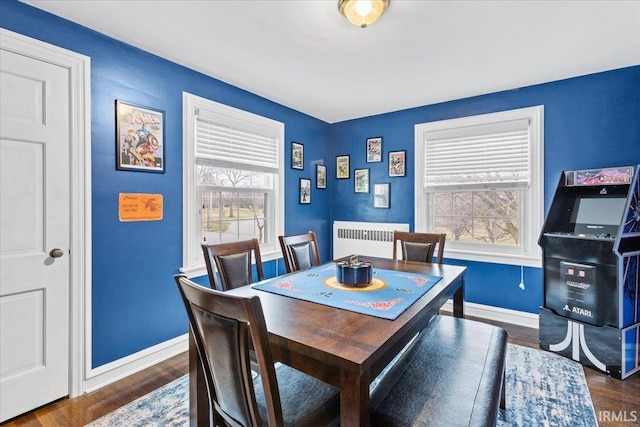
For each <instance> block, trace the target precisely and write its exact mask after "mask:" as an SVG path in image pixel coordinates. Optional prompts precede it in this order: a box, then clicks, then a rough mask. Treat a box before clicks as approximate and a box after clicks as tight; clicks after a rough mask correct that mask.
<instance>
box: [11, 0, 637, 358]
mask: <svg viewBox="0 0 640 427" xmlns="http://www.w3.org/2000/svg"><path fill="white" fill-rule="evenodd" d="M0 27H3V28H6V29H9V30H11V31H15V32H18V33H21V34H24V35H27V36H29V37H33V38H36V39H39V40H43V41H45V42H48V43H51V44H54V45H57V46H60V47H63V48H66V49H69V50H72V51H75V52H78V53H81V54H84V55H87V56H89V57H91V61H92V69H91V79H92V80H91V83H92V87H91V97H92V102H91V106H92V117H91V120H92V123H91V127H92V141H91V144H92V145H91V157H92V172H91V178H92V207H93V218H92V228H93V236H92V239H93V248H92V258H93V266H92V268H93V277H92V297H93V300H92V308H91V309H92V328H93V329H92V339H93V348H92V362H91V363H92V366H93V367H98V366H101V365H103V364H105V363H109V362H111V361H114V360H117V359H119V358H122V357H124V356H127V355H130V354H132V353H134V352H136V351H140V350H142V349H145V348H147V347H149V346H152V345H155V344H158V343H161V342H163V341H166V340H168V339H171V338H174V337H176V336H179V335H181V334H183V333H185V332H186V330H187V326H186V325H187V320H186V316H185V315H184V309H183V308H182V307H181V306H180V302H179V297H178V294H177V291H176V289H175V285H174V284H173V281H172V279H171V277H172V275H173V274H175V273H176V272H177V271H178V268H179V267H180V266H181V264H182V145H181V141H182V92H183V91H186V92H190V93H193V94H195V95H198V96H202V97H205V98H208V99H212V100H214V101H218V102H221V103H224V104H227V105H230V106H233V107H237V108H241V109H243V110H246V111H250V112H253V113H256V114H260V115H263V116H266V117H270V118H272V119H275V120H279V121H282V122H284V123H285V131H286V134H285V140H286V143H285V167H286V178H285V190H286V197H285V215H286V229H285V232H286V233H288V234H291V233H299V232H304V231H307V230H314V231H315V232H316V233H317V234H318V238H319V243H320V247H321V257H322V260H328V259H330V257H331V253H330V248H331V227H330V224H331V223H332V221H333V220H357V221H390V222H408V223H410V224H411V225H413V220H414V218H413V215H414V212H413V176H414V171H413V156H414V153H413V132H414V128H413V127H414V125H415V124H416V123H423V122H427V121H433V120H441V119H448V118H453V117H461V116H468V115H473V114H482V113H488V112H493V111H501V110H507V109H513V108H520V107H527V106H532V105H539V104H543V105H544V106H545V206H546V207H547V208H548V206H549V203H550V199H551V197H552V195H553V191H554V189H555V185H556V183H557V180H558V176H559V174H560V172H561V171H562V170H566V169H582V168H590V167H600V166H613V165H628V164H637V163H640V129H639V128H640V119H639V118H640V67H633V68H628V69H622V70H616V71H611V72H607V73H600V74H595V75H590V76H585V77H579V78H575V79H570V80H564V81H560V82H553V83H549V84H544V85H538V86H532V87H527V88H523V89H519V90H514V91H507V92H501V93H495V94H490V95H486V96H480V97H475V98H469V99H464V100H458V101H452V102H447V103H443V104H438V105H430V106H425V107H420V108H415V109H410V110H405V111H399V112H394V113H389V114H384V115H380V116H375V117H367V118H363V119H358V120H352V121H348V122H343V123H338V124H334V125H329V124H327V123H325V122H322V121H320V120H317V119H314V118H312V117H309V116H307V115H305V114H302V113H299V112H296V111H294V110H291V109H289V108H286V107H284V106H282V105H279V104H276V103H273V102H271V101H269V100H266V99H264V98H261V97H258V96H256V95H253V94H251V93H248V92H246V91H243V90H241V89H238V88H236V87H233V86H230V85H228V84H225V83H223V82H220V81H218V80H215V79H212V78H210V77H207V76H204V75H202V74H200V73H197V72H195V71H193V70H189V69H187V68H184V67H182V66H179V65H177V64H174V63H172V62H169V61H166V60H164V59H162V58H159V57H157V56H154V55H151V54H149V53H146V52H144V51H142V50H139V49H137V48H134V47H132V46H129V45H126V44H124V43H121V42H119V41H117V40H114V39H111V38H109V37H106V36H104V35H102V34H99V33H97V32H94V31H92V30H88V29H86V28H84V27H81V26H78V25H76V24H74V23H71V22H69V21H66V20H64V19H61V18H58V17H55V16H53V15H51V14H48V13H46V12H43V11H40V10H38V9H35V8H32V7H30V6H27V5H25V4H22V3H19V2H18V1H17V0H0ZM116 99H122V100H126V101H129V102H133V103H137V104H141V105H146V106H150V107H154V108H158V109H160V110H164V111H165V114H166V116H165V117H166V129H165V131H166V141H167V145H166V158H167V162H166V173H165V174H148V173H140V172H123V171H116V169H115V140H114V139H115V117H114V114H115V113H114V101H115V100H116ZM374 136H382V137H383V138H384V140H383V150H384V152H383V155H384V159H385V160H384V162H382V163H366V162H365V140H366V138H368V137H374ZM291 141H296V142H300V143H303V144H304V148H305V165H304V170H302V171H299V170H292V169H290V167H289V165H290V162H291V159H290V150H289V148H290V142H291ZM402 149H404V150H407V154H408V164H407V166H408V168H407V176H406V177H403V178H388V177H387V170H386V166H387V160H386V156H387V153H388V151H390V150H402ZM341 154H349V155H350V156H351V176H352V177H353V169H354V168H365V167H366V168H370V170H371V182H372V183H373V182H391V183H392V185H391V209H374V208H373V207H372V206H373V202H372V199H371V197H372V194H371V193H369V194H354V193H353V179H349V180H336V179H335V156H336V155H341ZM316 163H324V164H326V165H327V166H328V171H327V174H328V189H326V190H316V189H315V164H316ZM301 177H306V178H312V181H313V189H312V204H311V205H300V204H298V193H297V190H298V180H299V178H301ZM120 192H145V193H161V194H163V196H164V218H163V220H162V221H159V222H143V223H121V222H119V221H118V217H117V197H118V193H120ZM159 248H160V249H159ZM450 261H451V262H453V263H458V264H461V265H467V266H468V267H469V273H468V281H467V300H468V301H473V302H478V303H482V304H489V305H495V306H499V307H507V308H511V309H515V310H523V311H530V312H536V311H537V307H538V305H539V304H540V302H541V298H542V290H541V282H542V277H541V272H540V270H539V269H529V268H527V269H525V282H526V284H527V287H526V289H525V291H521V290H519V289H518V288H517V284H518V283H519V282H520V269H519V268H518V267H514V266H504V265H499V264H488V263H471V262H459V261H453V260H450ZM279 264H280V265H279V267H278V268H279V270H280V272H281V271H282V263H279ZM275 270H276V265H275V263H274V262H270V263H267V264H266V265H265V273H266V274H267V276H273V275H275V274H276V271H275ZM197 281H199V282H201V283H204V278H199V279H198V280H197Z"/></svg>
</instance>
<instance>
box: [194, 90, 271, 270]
mask: <svg viewBox="0 0 640 427" xmlns="http://www.w3.org/2000/svg"><path fill="white" fill-rule="evenodd" d="M184 130H185V136H184V139H185V142H184V155H183V158H184V160H183V161H184V165H183V166H184V181H183V182H184V245H183V252H184V253H183V263H184V265H183V268H182V271H183V272H185V273H187V274H188V275H190V276H198V275H203V274H206V269H205V265H204V259H203V256H202V249H201V248H200V245H201V244H202V243H208V244H215V243H220V242H231V241H237V240H246V239H250V238H252V237H255V238H257V239H258V241H259V242H260V252H261V254H262V258H263V261H266V260H269V259H274V258H276V257H277V256H279V255H280V252H279V251H280V247H279V246H278V240H277V236H278V235H280V234H282V231H283V230H284V198H283V197H282V195H281V193H282V191H281V189H282V188H284V184H283V173H282V167H281V166H282V165H281V163H282V160H281V159H282V156H281V154H280V153H282V152H283V149H282V141H283V140H284V124H283V123H280V122H277V121H274V120H271V119H267V118H265V117H261V116H257V115H255V114H252V113H248V112H246V111H242V110H238V109H236V108H232V107H228V106H226V105H223V104H219V103H217V102H213V101H210V100H207V99H204V98H200V97H197V96H195V95H191V94H187V93H185V94H184Z"/></svg>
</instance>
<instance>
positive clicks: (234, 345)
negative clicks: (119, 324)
mask: <svg viewBox="0 0 640 427" xmlns="http://www.w3.org/2000/svg"><path fill="white" fill-rule="evenodd" d="M174 278H175V281H176V284H177V285H178V289H179V291H180V295H181V297H182V300H183V302H184V306H185V308H186V310H187V314H188V317H189V322H190V325H191V330H192V333H193V335H194V341H195V343H196V348H197V351H198V355H199V357H200V361H201V364H202V368H203V371H204V376H205V382H206V385H207V390H208V394H209V405H210V411H211V413H212V414H214V419H213V421H214V425H225V424H226V425H228V426H260V425H268V426H299V425H305V426H324V425H337V424H338V423H339V408H340V393H339V390H337V389H335V388H333V387H331V386H330V385H328V384H326V383H324V382H322V381H319V380H317V379H315V378H313V377H311V376H309V375H306V374H304V373H302V372H300V371H297V370H295V369H293V368H291V367H288V366H287V365H284V364H278V366H277V368H276V366H275V365H274V360H273V355H272V352H271V345H270V342H269V334H268V332H267V326H266V323H265V318H264V314H263V311H262V305H261V303H260V298H259V297H257V296H253V297H240V296H235V295H230V294H229V293H226V292H220V291H217V290H215V289H209V288H206V287H204V286H200V285H198V284H196V283H194V282H192V281H190V280H189V279H187V278H186V277H185V276H184V275H176V276H174ZM250 340H251V341H252V342H253V348H254V349H255V354H256V358H257V360H258V364H259V367H260V375H259V376H257V377H253V378H252V373H251V368H250V356H249V349H250ZM221 421H222V423H221V424H220V422H221Z"/></svg>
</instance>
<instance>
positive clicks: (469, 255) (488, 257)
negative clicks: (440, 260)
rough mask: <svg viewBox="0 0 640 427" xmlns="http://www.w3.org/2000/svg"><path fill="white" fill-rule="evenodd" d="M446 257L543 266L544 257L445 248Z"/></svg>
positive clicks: (525, 265)
mask: <svg viewBox="0 0 640 427" xmlns="http://www.w3.org/2000/svg"><path fill="white" fill-rule="evenodd" d="M444 257H445V258H449V259H459V260H464V261H476V262H490V263H494V264H507V265H517V266H524V267H536V268H542V258H541V257H540V256H531V255H525V254H501V253H489V252H477V251H468V250H460V249H446V248H445V251H444Z"/></svg>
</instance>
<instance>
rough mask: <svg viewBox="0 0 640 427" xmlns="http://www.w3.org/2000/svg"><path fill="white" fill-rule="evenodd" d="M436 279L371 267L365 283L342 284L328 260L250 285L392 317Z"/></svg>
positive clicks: (385, 317)
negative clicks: (370, 277) (307, 268)
mask: <svg viewBox="0 0 640 427" xmlns="http://www.w3.org/2000/svg"><path fill="white" fill-rule="evenodd" d="M440 279H442V278H441V277H438V276H431V275H426V274H414V273H406V272H402V271H393V270H384V269H380V268H375V267H374V268H373V280H372V281H371V284H370V285H369V286H367V287H363V288H359V287H353V286H345V285H341V284H340V283H338V281H337V280H336V265H335V264H333V263H332V264H328V265H321V266H319V267H314V268H311V269H309V270H304V271H300V272H298V273H296V274H291V275H286V276H279V277H275V278H273V279H269V280H266V281H263V282H260V284H258V285H255V286H254V289H258V290H260V291H265V292H271V293H274V294H278V295H283V296H287V297H292V298H297V299H301V300H305V301H310V302H314V303H317V304H323V305H328V306H330V307H336V308H340V309H343V310H349V311H354V312H356V313H362V314H368V315H370V316H375V317H381V318H383V319H389V320H394V319H396V318H397V317H398V316H400V315H401V314H402V313H403V312H404V311H405V310H406V309H407V308H409V307H410V306H411V304H413V303H414V302H416V301H417V300H418V299H419V298H420V297H421V296H422V295H424V294H425V292H427V291H428V290H429V289H431V288H432V287H433V285H435V284H436V283H438V281H439V280H440Z"/></svg>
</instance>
